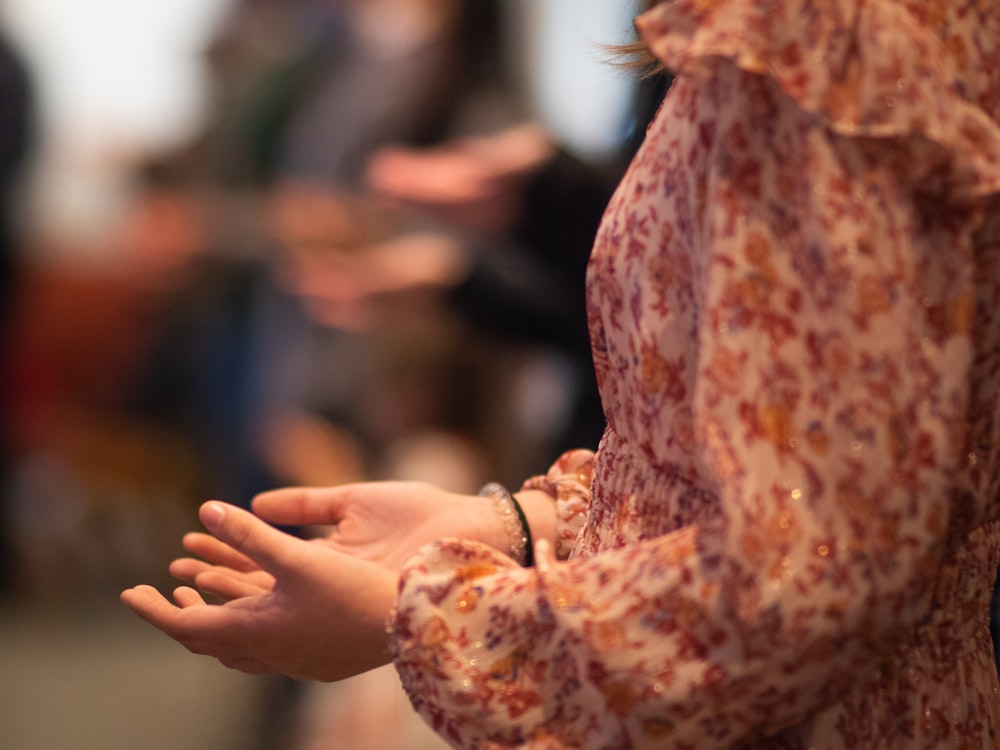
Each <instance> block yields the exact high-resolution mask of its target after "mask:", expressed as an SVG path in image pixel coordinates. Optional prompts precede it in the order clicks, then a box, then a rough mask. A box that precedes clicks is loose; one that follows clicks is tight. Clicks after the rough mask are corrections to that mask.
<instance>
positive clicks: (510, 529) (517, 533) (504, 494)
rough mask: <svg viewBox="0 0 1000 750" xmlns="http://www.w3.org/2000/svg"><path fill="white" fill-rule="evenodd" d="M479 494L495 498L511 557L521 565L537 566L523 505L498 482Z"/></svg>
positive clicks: (494, 503) (491, 483)
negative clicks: (508, 542)
mask: <svg viewBox="0 0 1000 750" xmlns="http://www.w3.org/2000/svg"><path fill="white" fill-rule="evenodd" d="M479 494H480V495H481V496H482V497H491V498H493V506H494V507H495V508H496V511H497V513H498V514H499V515H500V519H501V520H502V521H503V527H504V530H505V531H506V532H507V536H508V538H509V539H510V556H511V557H512V558H514V559H515V560H517V562H518V563H519V564H520V565H522V566H524V567H525V568H530V567H531V566H532V565H534V564H535V553H534V550H533V549H532V547H533V545H532V543H531V528H530V527H529V526H528V517H527V516H526V515H524V509H523V508H521V504H520V503H518V502H517V500H516V499H514V496H513V495H511V494H510V493H509V492H508V491H507V488H506V487H504V486H503V485H502V484H497V483H496V482H490V483H489V484H487V485H485V486H484V487H483V488H482V489H481V490H479Z"/></svg>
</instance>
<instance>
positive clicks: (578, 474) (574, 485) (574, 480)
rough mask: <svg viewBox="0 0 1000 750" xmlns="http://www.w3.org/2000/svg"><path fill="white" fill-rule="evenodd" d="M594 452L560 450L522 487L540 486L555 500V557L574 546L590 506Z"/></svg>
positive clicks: (568, 552) (533, 487)
mask: <svg viewBox="0 0 1000 750" xmlns="http://www.w3.org/2000/svg"><path fill="white" fill-rule="evenodd" d="M593 476H594V452H593V451H590V450H585V449H577V450H571V451H567V452H566V453H563V454H562V455H561V456H559V458H557V459H556V461H555V462H554V463H553V464H552V466H551V467H549V470H548V471H547V472H546V473H545V474H539V475H538V476H534V477H531V478H530V479H528V480H526V481H525V482H524V484H523V485H521V489H522V490H542V491H543V492H547V493H548V494H549V495H551V496H552V497H553V499H554V500H555V503H556V550H555V551H556V557H557V558H558V559H560V560H565V559H567V558H568V557H569V556H570V553H571V552H572V551H573V548H574V547H575V546H576V540H577V537H578V536H579V534H580V529H582V528H583V524H584V521H585V520H586V518H587V509H588V508H589V507H590V482H591V480H592V479H593Z"/></svg>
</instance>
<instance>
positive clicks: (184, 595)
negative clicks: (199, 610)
mask: <svg viewBox="0 0 1000 750" xmlns="http://www.w3.org/2000/svg"><path fill="white" fill-rule="evenodd" d="M174 601H175V602H177V604H178V605H180V607H181V608H182V609H187V608H188V607H204V606H206V604H205V600H204V599H202V598H201V594H199V593H198V592H197V591H195V590H194V589H193V588H191V587H190V586H178V587H177V588H176V589H174Z"/></svg>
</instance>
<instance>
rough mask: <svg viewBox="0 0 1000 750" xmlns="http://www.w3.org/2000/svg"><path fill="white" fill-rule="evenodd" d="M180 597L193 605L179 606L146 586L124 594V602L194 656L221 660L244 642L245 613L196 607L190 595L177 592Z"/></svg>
mask: <svg viewBox="0 0 1000 750" xmlns="http://www.w3.org/2000/svg"><path fill="white" fill-rule="evenodd" d="M195 594H196V592H195ZM178 595H179V599H180V600H181V601H184V602H186V603H188V604H189V605H190V606H186V607H178V606H177V605H175V604H173V603H172V602H170V601H168V600H167V599H166V597H164V596H163V595H162V594H161V593H160V592H159V591H157V590H156V589H155V588H153V587H152V586H145V585H143V586H136V587H135V588H132V589H128V590H126V591H123V592H122V594H121V600H122V602H124V603H125V605H126V606H128V607H129V608H131V609H132V611H133V612H135V613H136V614H137V615H138V616H139V617H141V618H142V619H143V620H145V621H146V622H148V623H149V624H150V625H152V626H153V627H155V628H157V629H159V630H161V631H163V632H164V633H165V634H166V635H168V636H170V637H171V638H173V639H174V640H176V641H177V642H178V643H180V644H181V645H182V646H184V647H185V648H186V649H188V650H189V651H191V652H193V653H196V654H207V655H210V656H215V657H220V656H222V655H224V654H226V653H227V652H231V650H232V644H233V643H240V642H242V637H241V636H242V632H243V631H244V630H245V626H246V623H245V621H244V618H243V616H242V613H241V612H239V611H233V610H230V609H229V608H228V607H225V606H208V605H205V606H196V602H195V600H194V597H192V596H191V595H190V594H188V593H179V592H175V596H178ZM196 595H197V594H196ZM199 598H200V597H199ZM202 603H203V604H204V602H202Z"/></svg>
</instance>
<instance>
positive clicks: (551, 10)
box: [510, 0, 638, 158]
mask: <svg viewBox="0 0 1000 750" xmlns="http://www.w3.org/2000/svg"><path fill="white" fill-rule="evenodd" d="M510 2H512V3H514V4H515V5H516V9H517V10H516V14H517V20H516V24H517V25H516V27H515V31H514V34H515V36H517V37H520V38H521V39H523V40H524V42H523V43H524V47H523V50H522V56H523V60H524V69H523V70H522V71H521V74H522V75H523V76H525V79H526V87H527V91H528V96H529V97H530V100H531V104H532V106H533V108H534V109H535V111H536V113H537V115H538V117H539V119H541V120H542V121H543V122H545V123H546V124H547V125H548V127H549V128H550V129H551V130H552V131H553V132H554V133H555V134H556V135H557V136H558V137H559V138H560V139H561V140H562V141H563V142H564V143H565V144H566V145H567V146H569V147H571V148H572V149H574V150H575V151H576V152H578V153H579V155H581V156H583V157H585V158H601V157H603V156H606V155H608V153H609V152H610V151H611V150H613V149H614V148H615V147H616V146H618V145H619V144H620V142H621V139H622V137H623V136H624V135H625V131H626V129H627V128H628V125H629V115H630V111H629V107H630V101H631V100H630V97H631V94H632V89H631V85H630V83H629V81H628V79H627V76H626V74H625V73H623V72H622V71H621V70H620V69H619V68H616V67H615V66H613V65H612V64H611V63H610V57H611V53H609V51H608V45H617V44H622V43H625V42H628V41H631V40H632V39H633V38H634V34H633V33H632V19H633V17H634V16H635V9H636V7H637V6H638V0H510Z"/></svg>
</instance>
